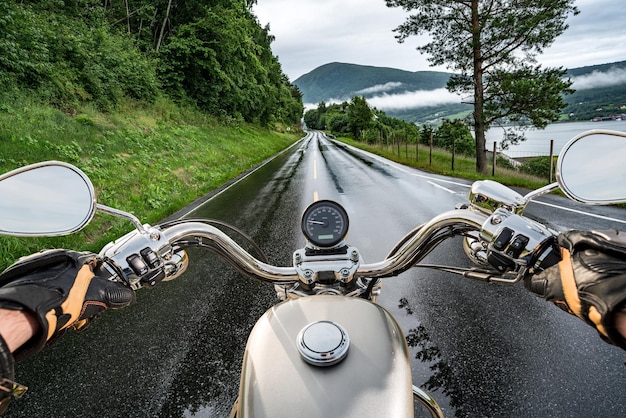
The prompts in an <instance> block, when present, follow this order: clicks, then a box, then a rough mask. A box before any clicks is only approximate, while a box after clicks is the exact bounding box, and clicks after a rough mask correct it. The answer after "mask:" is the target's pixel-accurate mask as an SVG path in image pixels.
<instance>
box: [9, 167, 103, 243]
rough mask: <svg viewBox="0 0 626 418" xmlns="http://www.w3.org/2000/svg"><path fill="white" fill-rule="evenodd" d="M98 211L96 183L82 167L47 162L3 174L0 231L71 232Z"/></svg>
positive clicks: (19, 233)
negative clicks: (94, 187)
mask: <svg viewBox="0 0 626 418" xmlns="http://www.w3.org/2000/svg"><path fill="white" fill-rule="evenodd" d="M95 211H96V200H95V193H94V189H93V185H92V184H91V181H90V180H89V178H88V177H87V176H86V175H85V174H84V173H83V172H82V171H80V170H79V169H78V168H76V167H74V166H72V165H70V164H66V163H62V162H58V161H47V162H43V163H37V164H33V165H29V166H26V167H22V168H18V169H17V170H13V171H11V172H9V173H6V174H3V175H2V176H0V234H3V235H14V236H55V235H67V234H71V233H72V232H76V231H78V230H79V229H81V228H83V227H84V226H85V225H87V224H88V223H89V221H91V219H92V218H93V215H94V213H95Z"/></svg>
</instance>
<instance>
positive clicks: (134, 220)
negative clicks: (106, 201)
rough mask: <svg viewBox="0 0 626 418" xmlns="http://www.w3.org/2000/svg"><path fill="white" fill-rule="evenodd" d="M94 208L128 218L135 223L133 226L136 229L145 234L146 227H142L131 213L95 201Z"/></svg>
mask: <svg viewBox="0 0 626 418" xmlns="http://www.w3.org/2000/svg"><path fill="white" fill-rule="evenodd" d="M96 209H98V210H100V211H102V212H106V213H108V214H111V215H114V216H117V217H120V218H125V219H128V220H130V221H131V222H132V223H133V225H135V228H137V230H138V231H139V232H140V233H142V234H147V233H148V232H147V231H146V229H145V228H144V227H143V225H142V224H141V222H140V221H139V219H138V218H137V217H136V216H135V215H133V214H132V213H128V212H124V211H122V210H118V209H115V208H111V207H109V206H105V205H101V204H100V203H96Z"/></svg>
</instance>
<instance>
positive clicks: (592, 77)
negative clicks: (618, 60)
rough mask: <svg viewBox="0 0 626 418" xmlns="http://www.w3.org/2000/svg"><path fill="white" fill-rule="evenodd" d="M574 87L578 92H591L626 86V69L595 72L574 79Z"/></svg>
mask: <svg viewBox="0 0 626 418" xmlns="http://www.w3.org/2000/svg"><path fill="white" fill-rule="evenodd" d="M572 82H573V83H574V84H573V85H572V87H573V88H574V89H576V90H589V89H594V88H598V87H610V86H615V85H619V84H626V69H624V68H612V69H610V70H608V71H606V72H599V71H594V72H592V73H591V74H585V75H581V76H578V77H572Z"/></svg>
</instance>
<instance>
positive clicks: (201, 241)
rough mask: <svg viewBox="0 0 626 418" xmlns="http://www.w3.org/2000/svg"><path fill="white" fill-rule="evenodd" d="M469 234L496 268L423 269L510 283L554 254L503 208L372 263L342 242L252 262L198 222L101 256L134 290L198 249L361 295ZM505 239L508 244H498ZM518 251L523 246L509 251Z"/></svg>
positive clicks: (273, 274)
mask: <svg viewBox="0 0 626 418" xmlns="http://www.w3.org/2000/svg"><path fill="white" fill-rule="evenodd" d="M472 231H479V232H480V238H481V240H482V242H483V245H484V248H485V251H486V252H487V253H488V254H489V257H488V258H489V262H490V263H491V265H492V266H493V267H494V269H495V270H491V271H489V270H480V269H456V270H455V269H454V268H447V267H446V266H427V267H430V268H439V269H441V270H446V271H451V272H455V273H458V274H463V275H464V276H466V277H471V278H477V279H480V280H486V281H491V280H493V281H501V282H509V283H515V282H517V281H519V280H521V279H522V278H523V277H524V276H525V274H526V273H527V272H528V271H530V272H532V271H533V268H538V267H540V265H541V263H543V261H544V259H546V256H547V255H548V254H549V253H550V251H551V248H553V247H551V246H550V245H546V243H549V242H552V241H551V240H550V238H553V236H554V235H553V234H552V233H551V231H549V230H547V229H546V228H545V227H543V226H541V225H540V224H537V223H535V222H533V221H530V220H528V219H526V218H524V217H522V216H520V215H517V214H514V213H511V212H509V211H505V210H504V209H498V210H496V211H494V213H492V214H491V215H488V214H487V213H485V212H484V211H480V210H471V209H457V210H452V211H449V212H445V213H443V214H441V215H438V216H436V217H435V218H433V219H432V220H430V221H429V222H427V223H425V224H423V225H421V226H420V227H418V228H416V229H414V230H413V231H411V232H410V233H409V234H408V235H407V236H405V237H404V238H403V239H402V240H401V241H400V243H399V244H398V245H397V246H396V248H394V249H393V250H392V252H391V253H390V254H389V255H388V256H387V257H386V258H385V259H384V260H382V261H380V262H377V263H371V264H361V256H360V254H359V252H358V250H357V249H356V248H354V247H348V246H347V245H345V243H342V244H340V245H339V247H337V248H336V249H335V250H333V251H330V252H329V251H316V250H315V249H312V248H309V247H305V248H303V249H299V250H296V251H295V252H294V254H293V266H291V267H277V266H274V265H271V264H268V263H266V262H263V261H260V260H258V259H257V258H255V257H254V256H252V255H251V254H250V253H249V252H248V251H246V250H245V249H244V248H242V247H241V246H240V245H239V244H238V243H237V242H235V241H234V240H233V239H232V238H230V237H229V236H228V235H227V234H226V233H225V232H223V231H222V230H220V229H219V228H216V227H215V226H213V225H210V224H208V223H203V222H201V221H198V220H193V221H191V220H190V221H180V222H177V223H175V224H173V225H168V226H164V227H158V226H157V227H151V226H149V225H144V227H143V228H142V230H138V229H137V230H134V231H132V232H130V233H129V234H126V235H125V236H123V237H121V238H120V239H118V240H116V241H114V242H112V243H110V244H108V245H107V246H106V247H104V248H103V249H102V251H101V252H100V256H101V257H102V258H103V259H104V260H105V261H106V264H105V265H106V266H107V269H108V270H109V271H110V273H111V274H112V275H114V276H116V277H117V278H118V279H119V280H120V281H123V282H125V283H127V284H128V285H129V286H130V287H131V288H132V289H135V290H136V289H139V288H141V287H151V286H154V285H156V284H157V283H158V282H160V281H161V280H168V279H171V278H174V277H177V276H179V275H180V274H182V272H183V271H184V270H185V268H186V266H187V263H188V259H187V255H186V252H185V248H188V247H203V248H207V249H209V250H211V251H213V252H215V253H216V254H218V255H219V256H221V257H222V258H223V259H225V260H226V261H227V262H229V263H230V264H231V265H232V266H233V267H234V268H235V269H237V270H238V271H240V272H241V273H243V274H245V275H247V276H250V277H252V278H255V279H258V280H260V281H263V282H268V283H272V284H275V285H281V286H283V285H284V286H289V285H293V286H295V287H294V288H293V290H294V292H296V291H297V292H299V293H298V294H302V293H303V292H304V293H307V292H308V293H311V292H313V293H314V292H319V291H330V290H331V288H333V289H335V290H334V291H337V292H338V291H339V290H338V289H340V291H341V292H343V293H344V294H346V293H349V292H354V291H355V289H356V291H357V293H358V294H362V293H365V292H367V293H371V292H372V286H374V284H375V283H376V282H377V280H376V279H378V278H383V277H391V276H397V275H398V274H400V273H402V272H404V271H406V270H408V269H409V268H411V267H413V266H415V265H416V264H417V263H419V262H420V261H421V260H423V259H424V257H426V255H428V254H429V253H430V252H431V251H432V250H433V249H434V248H435V247H437V245H439V244H440V243H441V242H442V241H444V240H445V239H447V238H450V237H452V236H456V235H463V234H466V233H469V232H472ZM503 231H504V232H503ZM507 234H508V235H507ZM504 235H507V236H508V238H507V241H506V242H504V243H503V242H502V240H503V236H504ZM516 245H517V246H519V245H522V247H523V248H519V249H518V250H516V251H512V249H513V248H514V247H515V246H516ZM544 265H545V263H544ZM541 267H542V266H541ZM370 281H371V282H372V285H369V282H370ZM298 286H299V287H298ZM296 287H297V289H295V288H296ZM283 293H285V288H283Z"/></svg>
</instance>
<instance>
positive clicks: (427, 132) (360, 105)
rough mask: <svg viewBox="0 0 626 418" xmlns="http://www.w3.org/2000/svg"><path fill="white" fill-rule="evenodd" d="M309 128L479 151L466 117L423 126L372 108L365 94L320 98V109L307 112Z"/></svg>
mask: <svg viewBox="0 0 626 418" xmlns="http://www.w3.org/2000/svg"><path fill="white" fill-rule="evenodd" d="M304 123H305V125H306V126H307V128H309V129H320V130H326V131H328V132H330V133H333V134H336V135H345V136H352V137H353V138H354V139H356V140H359V141H366V142H370V143H374V142H376V143H384V144H391V143H399V142H401V143H409V142H412V143H415V142H416V141H419V142H420V143H422V144H430V141H431V135H432V143H433V145H434V146H435V147H438V148H444V149H447V150H449V151H452V149H453V148H454V152H455V153H457V154H464V155H476V151H475V148H474V137H473V136H472V133H471V132H470V130H469V129H468V127H467V126H466V125H465V124H464V123H463V121H460V120H455V121H448V120H444V121H443V123H442V124H441V125H440V126H439V127H438V128H437V129H434V128H433V127H432V126H430V125H423V126H422V127H421V128H419V127H418V126H416V125H414V124H412V123H409V122H406V121H404V120H401V119H398V118H393V117H391V116H389V115H387V114H386V113H385V112H383V111H380V110H378V109H375V108H371V107H370V106H369V105H368V104H367V100H366V99H365V98H364V97H358V96H355V97H353V98H352V99H351V100H350V102H343V103H335V104H331V105H326V103H324V102H320V103H319V104H318V105H317V108H316V109H309V110H307V111H306V113H305V114H304Z"/></svg>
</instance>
